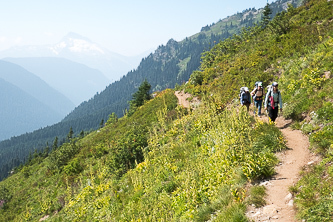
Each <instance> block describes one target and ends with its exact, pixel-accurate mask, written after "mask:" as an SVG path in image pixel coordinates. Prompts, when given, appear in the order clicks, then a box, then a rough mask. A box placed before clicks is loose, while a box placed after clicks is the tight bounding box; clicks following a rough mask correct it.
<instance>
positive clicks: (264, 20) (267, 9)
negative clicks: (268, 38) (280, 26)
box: [261, 3, 272, 28]
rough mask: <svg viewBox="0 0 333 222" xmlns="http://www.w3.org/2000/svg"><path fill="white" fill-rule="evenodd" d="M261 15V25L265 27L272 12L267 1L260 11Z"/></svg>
mask: <svg viewBox="0 0 333 222" xmlns="http://www.w3.org/2000/svg"><path fill="white" fill-rule="evenodd" d="M262 14H263V17H262V18H261V25H262V27H263V28H265V27H266V26H267V25H268V23H269V21H270V20H271V14H272V9H271V8H270V7H269V4H268V3H267V4H266V6H265V7H264V11H263V12H262Z"/></svg>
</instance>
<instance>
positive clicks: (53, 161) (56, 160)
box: [48, 142, 80, 171]
mask: <svg viewBox="0 0 333 222" xmlns="http://www.w3.org/2000/svg"><path fill="white" fill-rule="evenodd" d="M79 151H80V148H79V147H78V146H77V145H76V144H75V143H74V142H71V143H65V144H63V145H62V146H61V147H60V148H58V149H57V150H55V151H54V152H52V153H51V154H50V155H49V164H48V165H49V169H51V170H60V171H61V170H62V168H63V167H64V166H65V165H67V163H68V162H69V161H70V160H71V159H72V158H73V157H74V156H75V155H76V154H77V153H78V152H79Z"/></svg>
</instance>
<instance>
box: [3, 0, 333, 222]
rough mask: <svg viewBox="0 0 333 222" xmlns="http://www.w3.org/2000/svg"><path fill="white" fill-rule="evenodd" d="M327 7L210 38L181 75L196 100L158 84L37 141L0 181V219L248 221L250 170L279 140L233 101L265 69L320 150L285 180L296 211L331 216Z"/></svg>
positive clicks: (332, 34)
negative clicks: (62, 137) (116, 111)
mask: <svg viewBox="0 0 333 222" xmlns="http://www.w3.org/2000/svg"><path fill="white" fill-rule="evenodd" d="M332 11H333V2H332V1H327V0H314V1H311V0H310V1H308V2H307V3H306V4H305V5H304V6H302V7H300V8H298V9H295V8H292V7H290V8H288V12H286V13H284V14H283V15H281V16H278V17H276V18H274V19H273V21H272V22H271V23H269V26H267V27H255V28H253V29H251V30H248V31H249V32H245V33H244V32H243V33H242V34H240V35H237V36H234V38H232V39H228V40H226V41H223V42H220V43H219V44H217V45H216V46H214V47H213V48H212V49H211V50H210V51H209V52H207V53H205V55H204V56H203V60H202V65H201V71H196V72H194V73H193V74H192V75H191V78H190V80H189V82H188V83H187V84H184V85H182V86H181V87H180V88H182V89H184V90H186V91H189V92H191V93H193V94H197V95H198V96H200V97H201V98H202V103H201V104H202V107H198V108H197V109H196V110H193V111H191V110H185V109H183V108H182V107H176V103H177V101H175V96H174V93H173V91H172V90H166V91H163V92H161V93H159V94H158V95H157V97H156V98H155V99H153V100H151V101H149V102H147V103H146V104H145V105H144V106H142V107H140V108H139V109H138V110H137V111H136V112H135V113H134V114H133V115H132V116H130V117H129V116H125V117H123V118H120V119H117V118H115V117H114V116H113V117H112V118H110V119H109V120H108V122H107V124H106V125H105V126H104V127H103V128H101V129H99V130H98V131H94V132H91V133H90V134H89V135H87V136H85V137H83V138H82V137H76V138H71V139H70V140H68V141H67V142H66V143H65V144H63V146H61V147H58V148H56V149H54V150H53V152H51V153H50V155H49V156H47V157H46V155H45V153H44V154H43V153H40V154H38V153H36V155H35V158H34V159H31V160H30V161H29V163H27V164H26V165H25V166H23V167H22V168H19V169H16V172H14V173H13V175H11V176H10V177H8V178H7V179H6V180H4V181H2V182H0V190H1V192H0V199H1V200H2V203H1V204H2V206H3V207H2V209H0V220H3V221H11V220H23V219H25V220H36V221H37V220H41V219H42V220H43V219H45V218H47V219H48V220H49V221H74V220H77V221H93V220H97V221H155V220H164V221H209V220H211V221H248V218H246V215H245V211H246V208H247V206H248V205H255V206H256V205H257V204H258V205H260V204H261V200H262V197H260V196H259V195H258V190H261V189H262V188H261V186H259V185H257V184H256V182H257V181H260V180H261V179H265V178H269V177H271V176H272V175H274V173H275V172H274V166H275V165H276V164H278V163H279V161H278V159H277V158H276V156H275V154H276V152H278V151H281V150H284V149H287V147H286V144H285V140H284V138H283V136H282V134H281V132H280V130H279V129H278V128H277V127H276V126H275V124H272V123H265V122H263V121H261V120H260V119H256V118H253V117H252V116H251V115H249V114H248V113H247V112H246V110H245V109H243V108H241V107H240V106H239V101H237V97H238V90H239V88H240V87H241V86H244V85H246V86H253V85H254V82H255V81H257V80H262V81H263V82H264V84H265V85H269V84H271V82H272V81H278V82H279V88H280V90H281V95H282V97H283V102H284V108H283V110H284V113H283V115H284V116H285V117H289V118H292V119H293V121H294V122H293V127H296V128H301V129H302V131H303V133H307V134H309V133H311V135H310V134H309V135H310V141H311V145H312V146H313V148H315V149H316V150H317V152H321V153H322V154H323V155H324V157H325V159H324V160H323V162H321V163H320V164H319V165H318V166H317V167H311V166H309V167H308V168H307V169H306V171H304V172H303V173H304V174H303V175H306V176H304V177H303V178H302V179H301V182H302V183H301V184H298V185H296V186H294V187H292V188H291V190H292V191H293V192H294V194H295V195H297V197H298V198H297V202H298V203H297V204H298V206H300V208H297V209H299V210H300V211H299V219H300V220H303V219H304V220H307V221H311V220H313V221H330V220H331V217H332V209H333V208H332V207H333V206H332V198H331V193H332V192H333V188H332V186H331V184H332V180H333V179H332V178H333V176H332V164H331V162H332V159H333V157H332V151H331V148H332V144H333V139H332V138H333V137H332V135H333V134H332V121H333V119H332V117H333V106H332V101H333V95H332V93H331V92H332V89H333V78H332V71H333V70H332V69H333V67H332V63H331V61H332V59H333V50H332V49H333V48H332V46H333V40H332V39H333V17H332ZM276 22H280V24H285V25H287V24H289V26H288V29H287V31H286V32H285V33H283V32H282V33H281V32H280V31H281V30H280V26H275V25H276ZM319 33H320V35H319ZM319 36H320V37H319ZM198 77H201V78H198ZM313 92H316V93H313ZM313 112H314V113H315V114H316V115H315V114H314V113H313ZM299 114H301V115H299ZM301 126H302V127H301ZM308 172H309V173H308ZM261 191H262V190H261Z"/></svg>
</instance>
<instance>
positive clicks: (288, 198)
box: [284, 193, 293, 202]
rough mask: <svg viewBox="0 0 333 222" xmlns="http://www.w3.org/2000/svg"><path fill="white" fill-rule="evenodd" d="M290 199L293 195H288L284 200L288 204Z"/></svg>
mask: <svg viewBox="0 0 333 222" xmlns="http://www.w3.org/2000/svg"><path fill="white" fill-rule="evenodd" d="M292 198H293V195H292V194H291V193H289V194H288V195H287V196H286V197H285V198H284V199H285V200H286V202H289V201H290V200H291V199H292Z"/></svg>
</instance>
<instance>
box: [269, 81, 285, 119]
mask: <svg viewBox="0 0 333 222" xmlns="http://www.w3.org/2000/svg"><path fill="white" fill-rule="evenodd" d="M279 106H280V111H281V112H282V98H281V93H280V91H279V90H278V83H277V82H273V84H272V87H271V88H270V89H269V90H268V92H267V94H266V97H265V110H268V116H269V118H270V120H271V121H272V122H275V119H276V118H277V116H278V112H279Z"/></svg>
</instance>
